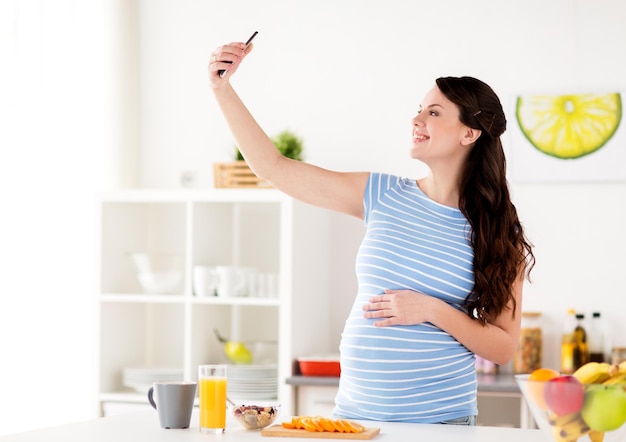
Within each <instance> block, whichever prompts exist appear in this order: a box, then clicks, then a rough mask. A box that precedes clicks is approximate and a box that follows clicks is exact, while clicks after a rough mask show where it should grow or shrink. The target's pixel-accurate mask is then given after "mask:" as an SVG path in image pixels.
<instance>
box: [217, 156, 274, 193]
mask: <svg viewBox="0 0 626 442" xmlns="http://www.w3.org/2000/svg"><path fill="white" fill-rule="evenodd" d="M213 176H214V179H215V187H218V188H233V187H235V188H244V187H245V188H268V187H272V186H271V185H270V183H268V182H267V181H265V180H262V179H260V178H259V177H257V176H256V175H255V174H254V172H252V170H250V167H248V164H247V163H246V162H245V161H234V162H232V163H215V164H214V165H213Z"/></svg>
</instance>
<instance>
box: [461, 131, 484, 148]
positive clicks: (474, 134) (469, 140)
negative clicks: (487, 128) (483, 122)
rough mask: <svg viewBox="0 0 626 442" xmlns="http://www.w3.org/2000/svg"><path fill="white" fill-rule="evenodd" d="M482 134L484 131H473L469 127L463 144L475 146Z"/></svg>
mask: <svg viewBox="0 0 626 442" xmlns="http://www.w3.org/2000/svg"><path fill="white" fill-rule="evenodd" d="M482 133H483V131H482V130H480V129H472V128H471V127H467V128H466V130H465V134H464V135H463V138H462V139H461V144H462V145H464V146H470V145H472V144H474V143H475V142H476V140H477V139H478V138H479V137H480V134H482Z"/></svg>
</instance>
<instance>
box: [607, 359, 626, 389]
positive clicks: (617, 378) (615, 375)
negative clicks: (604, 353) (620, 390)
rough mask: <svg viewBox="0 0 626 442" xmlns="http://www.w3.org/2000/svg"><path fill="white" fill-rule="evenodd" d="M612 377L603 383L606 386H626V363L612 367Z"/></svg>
mask: <svg viewBox="0 0 626 442" xmlns="http://www.w3.org/2000/svg"><path fill="white" fill-rule="evenodd" d="M610 373H611V376H610V377H609V378H608V379H606V380H604V381H602V383H603V384H605V385H617V384H626V361H624V362H621V363H620V364H619V365H612V366H611V370H610Z"/></svg>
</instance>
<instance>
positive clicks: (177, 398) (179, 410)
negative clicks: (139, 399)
mask: <svg viewBox="0 0 626 442" xmlns="http://www.w3.org/2000/svg"><path fill="white" fill-rule="evenodd" d="M197 385H198V384H197V383H196V382H183V381H176V382H155V383H154V384H153V385H152V387H150V389H149V390H148V402H150V405H152V408H154V409H155V410H157V411H158V412H159V422H160V424H161V427H162V428H168V429H169V428H189V422H190V421H191V411H192V410H193V402H194V400H195V398H196V388H197ZM155 395H156V400H155Z"/></svg>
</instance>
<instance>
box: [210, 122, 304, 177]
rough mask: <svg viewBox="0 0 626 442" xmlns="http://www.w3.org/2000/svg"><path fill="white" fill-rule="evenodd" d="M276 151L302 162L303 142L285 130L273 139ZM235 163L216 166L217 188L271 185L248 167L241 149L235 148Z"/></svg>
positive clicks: (217, 164)
mask: <svg viewBox="0 0 626 442" xmlns="http://www.w3.org/2000/svg"><path fill="white" fill-rule="evenodd" d="M272 143H274V146H276V149H278V151H279V152H280V153H281V154H282V155H283V156H285V157H287V158H291V159H293V160H297V161H302V159H303V154H302V152H303V148H304V146H303V142H302V139H301V138H300V137H299V136H298V135H296V134H295V133H293V132H291V131H289V130H284V131H282V132H280V133H279V134H278V135H276V136H275V137H273V138H272ZM234 157H235V162H233V163H216V164H215V165H214V178H215V187H256V188H259V187H268V186H269V183H267V182H266V181H264V180H261V179H259V178H258V177H257V176H256V175H255V174H254V173H253V172H252V171H251V170H250V168H249V167H248V165H247V164H246V162H245V160H244V159H243V156H242V155H241V152H240V151H239V148H238V147H237V146H235V155H234Z"/></svg>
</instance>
